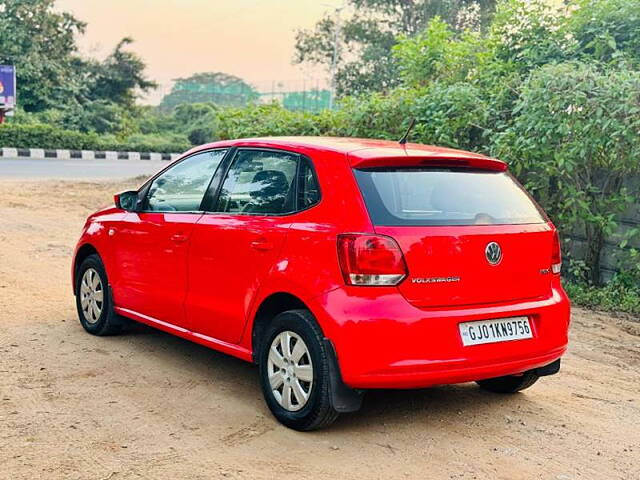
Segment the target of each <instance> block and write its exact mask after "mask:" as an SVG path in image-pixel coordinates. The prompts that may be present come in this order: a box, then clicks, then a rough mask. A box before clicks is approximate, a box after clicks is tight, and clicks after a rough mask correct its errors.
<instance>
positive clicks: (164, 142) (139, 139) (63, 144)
mask: <svg viewBox="0 0 640 480" xmlns="http://www.w3.org/2000/svg"><path fill="white" fill-rule="evenodd" d="M0 147H13V148H45V149H52V150H53V149H69V150H109V151H119V152H158V153H179V152H183V151H185V150H188V149H189V148H190V144H189V141H188V139H187V138H186V137H184V136H181V135H132V136H130V137H128V138H124V139H121V138H118V137H116V136H114V135H98V134H97V133H82V132H77V131H73V130H63V129H60V128H56V127H52V126H49V125H37V124H36V125H20V124H13V125H12V124H5V125H2V126H0Z"/></svg>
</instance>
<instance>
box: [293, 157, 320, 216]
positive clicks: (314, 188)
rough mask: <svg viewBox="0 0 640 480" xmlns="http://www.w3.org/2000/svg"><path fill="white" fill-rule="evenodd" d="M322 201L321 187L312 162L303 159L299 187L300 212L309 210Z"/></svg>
mask: <svg viewBox="0 0 640 480" xmlns="http://www.w3.org/2000/svg"><path fill="white" fill-rule="evenodd" d="M319 201H320V186H319V185H318V178H317V177H316V174H315V172H314V171H313V167H312V166H311V162H309V160H307V159H302V163H301V165H300V183H299V187H298V210H302V209H305V208H309V207H311V206H313V205H315V204H316V203H318V202H319Z"/></svg>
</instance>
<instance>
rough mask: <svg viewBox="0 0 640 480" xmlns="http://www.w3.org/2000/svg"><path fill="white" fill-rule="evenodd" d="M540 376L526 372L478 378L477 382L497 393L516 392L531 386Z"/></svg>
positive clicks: (481, 386) (483, 387)
mask: <svg viewBox="0 0 640 480" xmlns="http://www.w3.org/2000/svg"><path fill="white" fill-rule="evenodd" d="M538 378H540V377H539V376H538V375H537V374H535V373H533V372H525V373H523V374H522V375H506V376H504V377H496V378H488V379H486V380H478V381H477V382H476V383H477V384H478V385H480V388H482V389H484V390H488V391H490V392H495V393H516V392H519V391H520V390H524V389H525V388H529V387H530V386H531V385H533V384H534V383H536V382H537V381H538Z"/></svg>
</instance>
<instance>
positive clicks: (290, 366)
mask: <svg viewBox="0 0 640 480" xmlns="http://www.w3.org/2000/svg"><path fill="white" fill-rule="evenodd" d="M322 338H323V337H322V333H321V331H320V329H319V327H318V326H317V324H316V322H315V319H314V318H313V316H312V315H311V313H310V312H308V311H307V310H289V311H286V312H283V313H281V314H279V315H277V316H276V317H275V318H274V319H273V321H272V322H271V324H270V325H269V327H268V328H267V331H266V334H265V337H264V338H263V341H262V343H261V348H260V354H259V363H260V384H261V386H262V393H263V394H264V398H265V401H266V402H267V406H268V407H269V410H271V413H273V415H274V416H275V417H276V418H277V419H278V421H279V422H280V423H282V424H283V425H285V426H287V427H289V428H293V429H295V430H301V431H308V430H316V429H319V428H323V427H326V426H328V425H330V424H331V423H333V422H334V421H335V419H336V418H337V417H338V412H336V411H335V410H334V409H333V407H332V406H331V401H330V396H329V360H328V352H327V351H326V349H325V347H324V343H323V342H322Z"/></svg>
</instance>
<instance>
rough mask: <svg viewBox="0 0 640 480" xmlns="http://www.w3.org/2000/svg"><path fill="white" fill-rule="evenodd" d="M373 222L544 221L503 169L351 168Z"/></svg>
mask: <svg viewBox="0 0 640 480" xmlns="http://www.w3.org/2000/svg"><path fill="white" fill-rule="evenodd" d="M355 176H356V179H357V181H358V185H359V186H360V190H361V191H362V195H363V197H364V200H365V203H366V205H367V209H368V211H369V215H370V216H371V220H372V221H373V223H374V224H375V225H387V226H401V225H491V224H502V225H504V224H526V223H543V222H545V218H544V217H543V215H542V213H541V212H540V211H539V209H538V207H537V206H536V205H535V204H534V203H533V202H532V201H531V199H530V198H529V196H528V195H527V194H526V193H525V192H524V190H523V189H522V187H521V186H520V185H519V184H518V183H517V182H516V181H515V180H514V179H513V178H512V177H511V176H510V175H509V174H508V173H506V172H493V171H479V170H464V169H447V168H437V169H433V168H431V169H427V168H386V169H366V170H365V169H362V170H355Z"/></svg>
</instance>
